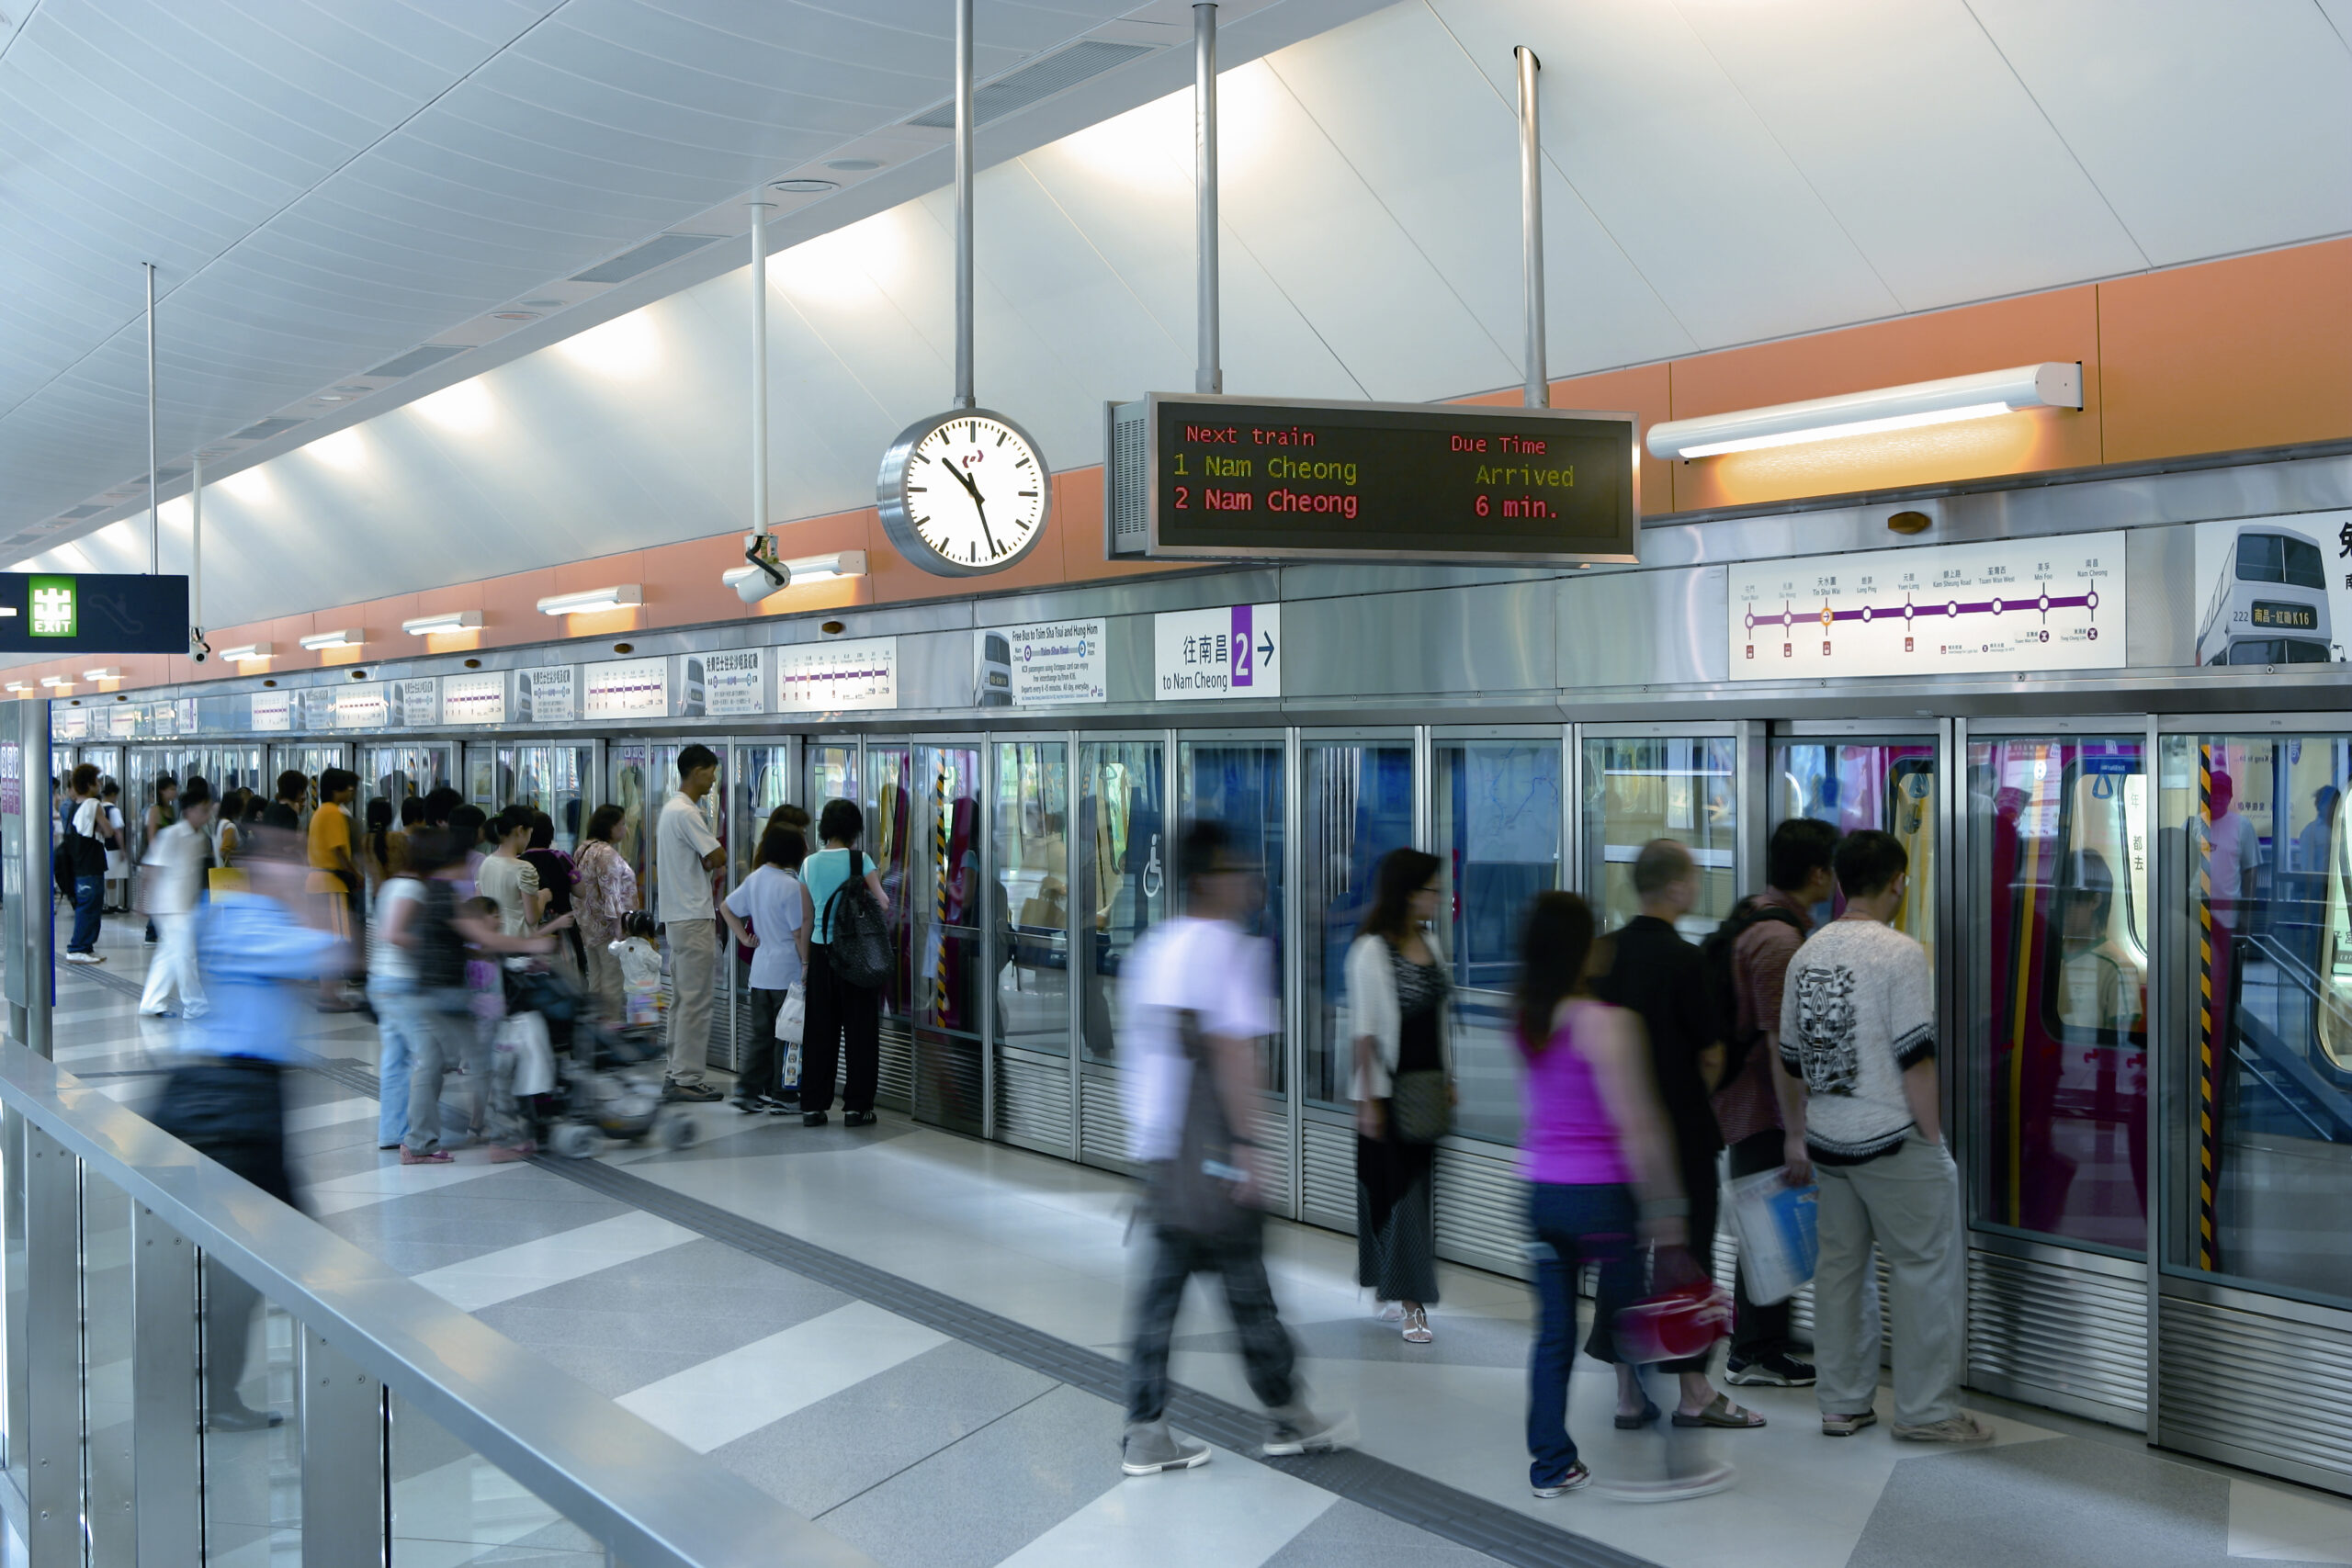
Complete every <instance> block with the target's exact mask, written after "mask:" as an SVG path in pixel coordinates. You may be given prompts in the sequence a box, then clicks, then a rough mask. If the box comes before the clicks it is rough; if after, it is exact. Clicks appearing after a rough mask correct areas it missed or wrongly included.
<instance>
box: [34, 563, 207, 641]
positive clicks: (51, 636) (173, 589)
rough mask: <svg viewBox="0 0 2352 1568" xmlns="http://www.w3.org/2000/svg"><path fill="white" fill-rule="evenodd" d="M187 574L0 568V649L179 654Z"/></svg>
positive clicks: (185, 629) (184, 631)
mask: <svg viewBox="0 0 2352 1568" xmlns="http://www.w3.org/2000/svg"><path fill="white" fill-rule="evenodd" d="M187 632H188V621H187V578H185V577H160V576H158V577H150V576H147V575H145V574H143V573H136V572H81V573H77V574H70V575H69V574H64V573H58V572H27V571H0V653H46V654H66V653H73V654H80V653H101V654H105V653H186V652H187Z"/></svg>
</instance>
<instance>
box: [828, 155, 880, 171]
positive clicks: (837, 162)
mask: <svg viewBox="0 0 2352 1568" xmlns="http://www.w3.org/2000/svg"><path fill="white" fill-rule="evenodd" d="M881 166H882V160H881V159H879V158H833V159H830V160H828V161H827V162H826V164H825V167H827V168H829V169H839V170H840V171H841V172H842V174H845V175H862V174H864V173H865V171H866V170H868V169H878V168H880V167H881Z"/></svg>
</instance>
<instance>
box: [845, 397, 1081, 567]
mask: <svg viewBox="0 0 2352 1568" xmlns="http://www.w3.org/2000/svg"><path fill="white" fill-rule="evenodd" d="M1052 478H1053V476H1052V475H1051V474H1050V473H1049V472H1048V471H1047V470H1046V459H1045V457H1044V455H1043V454H1041V453H1040V452H1039V451H1038V450H1037V444H1036V443H1035V441H1032V440H1030V439H1029V434H1028V432H1026V431H1024V430H1023V429H1022V428H1021V427H1020V426H1019V425H1017V424H1015V423H1012V421H1011V420H1009V419H1007V418H1005V417H1004V415H1002V414H1001V413H991V412H989V411H988V410H986V409H957V410H956V411H954V412H948V413H941V414H933V415H932V416H931V417H930V418H928V419H922V420H917V421H916V422H915V423H913V424H910V425H909V426H908V427H907V428H906V430H905V431H904V432H902V433H901V434H899V438H898V440H896V441H894V442H892V443H891V444H890V449H889V450H888V452H885V453H884V454H883V455H882V477H881V482H880V485H879V487H878V496H877V499H878V500H879V502H880V503H881V511H882V527H883V530H884V531H885V532H886V533H888V535H889V536H890V543H892V544H893V545H895V546H897V547H898V549H899V554H900V555H902V556H904V557H906V558H908V559H909V560H910V561H912V562H914V563H915V565H917V566H919V567H921V568H922V569H923V570H925V571H928V572H930V573H932V574H933V575H934V576H937V577H980V576H984V575H985V574H987V573H989V572H991V571H1002V570H1004V569H1005V568H1006V567H1009V566H1011V565H1012V563H1013V562H1015V561H1017V560H1019V559H1020V558H1022V557H1023V556H1025V555H1027V554H1028V553H1029V552H1030V550H1031V549H1032V548H1034V547H1035V545H1036V543H1037V541H1038V540H1039V539H1041V538H1043V537H1045V534H1046V504H1047V502H1048V500H1049V499H1050V496H1051V493H1052V483H1051V481H1052Z"/></svg>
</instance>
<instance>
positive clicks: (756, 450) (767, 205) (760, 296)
mask: <svg viewBox="0 0 2352 1568" xmlns="http://www.w3.org/2000/svg"><path fill="white" fill-rule="evenodd" d="M772 210H774V204H773V203H771V202H765V201H755V202H753V203H752V534H753V535H755V536H757V535H761V534H764V533H766V532H767V527H768V213H769V212H770V211H772Z"/></svg>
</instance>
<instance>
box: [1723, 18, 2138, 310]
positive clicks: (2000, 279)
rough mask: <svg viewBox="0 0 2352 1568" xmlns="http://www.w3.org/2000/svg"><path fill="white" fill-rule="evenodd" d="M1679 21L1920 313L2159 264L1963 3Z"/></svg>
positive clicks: (1888, 282) (1880, 272) (1874, 264)
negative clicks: (1904, 64)
mask: <svg viewBox="0 0 2352 1568" xmlns="http://www.w3.org/2000/svg"><path fill="white" fill-rule="evenodd" d="M1679 9H1680V10H1681V12H1682V14H1683V16H1684V17H1686V18H1687V19H1688V20H1689V21H1690V23H1691V26H1692V27H1693V28H1695V29H1696V30H1697V32H1698V35H1699V37H1700V39H1702V41H1703V42H1704V43H1705V44H1706V46H1707V50H1708V52H1709V53H1711V54H1712V55H1713V57H1714V58H1715V60H1716V61H1717V62H1719V63H1720V64H1721V65H1722V66H1723V67H1724V72H1725V73H1726V74H1727V75H1729V77H1730V78H1731V80H1732V82H1733V84H1734V85H1736V87H1737V88H1738V89H1739V92H1740V95H1741V96H1743V97H1744V98H1745V99H1746V100H1747V103H1748V105H1749V107H1752V108H1753V109H1754V110H1755V111H1756V113H1757V114H1758V116H1759V117H1760V118H1762V120H1763V122H1764V124H1765V125H1766V127H1767V128H1768V129H1769V130H1770V131H1771V133H1772V136H1773V139H1774V140H1775V141H1778V142H1779V143H1780V145H1781V148H1782V149H1783V150H1784V151H1786V152H1787V153H1788V155H1789V156H1790V157H1791V158H1792V160H1793V161H1794V162H1795V164H1796V165H1797V167H1798V168H1799V169H1800V170H1802V171H1803V172H1804V177H1805V180H1806V182H1807V183H1808V184H1809V185H1810V186H1812V187H1813V189H1814V190H1815V192H1816V193H1818V194H1819V196H1820V197H1821V199H1822V200H1823V202H1825V203H1826V205H1827V207H1828V209H1829V210H1830V212H1831V213H1832V214H1833V215H1835V217H1836V218H1837V220H1838V225H1839V226H1840V227H1841V228H1843V229H1844V230H1845V231H1846V232H1847V234H1849V236H1851V237H1852V239H1853V241H1854V243H1855V244H1856V245H1857V246H1859V247H1860V250H1861V253H1862V254H1863V255H1864V256H1865V257H1867V258H1868V259H1869V261H1870V263H1871V266H1872V267H1873V268H1874V269H1875V270H1876V272H1877V273H1878V276H1880V277H1882V278H1883V279H1884V280H1885V282H1886V285H1887V287H1888V288H1889V289H1891V290H1892V291H1893V292H1894V297H1895V298H1896V299H1898V300H1900V301H1901V303H1902V306H1903V308H1904V309H1905V310H1932V309H1934V308H1936V307H1938V306H1943V305H1951V304H1957V303H1959V302H1961V301H1962V300H1968V299H1985V298H1986V297H1988V296H1993V295H2002V294H2010V293H2015V292H2017V291H2018V290H2019V289H2025V288H2037V287H2041V285H2042V284H2043V283H2044V281H2045V280H2046V279H2049V278H2051V277H2098V276H2109V275H2111V274H2115V273H2120V272H2129V271H2131V270H2132V269H2134V268H2137V267H2142V266H2145V265H2147V263H2148V258H2147V257H2146V256H2145V255H2143V254H2141V251H2140V249H2139V247H2138V246H2137V245H2135V244H2134V243H2132V241H2131V235H2130V234H2128V233H2127V232H2125V231H2124V228H2123V225H2122V224H2121V223H2120V221H2119V220H2117V218H2116V216H2115V214H2114V213H2113V212H2111V211H2110V210H2109V209H2108V206H2107V203H2106V201H2105V199H2104V198H2103V197H2101V196H2100V194H2099V191H2098V186H2095V185H2093V184H2092V183H2091V179H2090V176H2089V175H2086V174H2085V173H2084V172H2083V170H2082V167H2081V165H2080V164H2077V163H2075V160H2074V158H2073V156H2072V155H2071V154H2070V153H2069V152H2067V150H2066V146H2065V144H2064V141H2062V140H2061V139H2060V138H2059V135H2058V133H2057V132H2056V131H2055V130H2052V127H2051V124H2050V122H2049V120H2048V119H2046V118H2043V116H2042V114H2041V110H2040V109H2039V108H2038V107H2036V106H2035V104H2034V101H2033V99H2032V97H2031V96H2030V95H2029V94H2028V93H2027V92H2026V90H2025V87H2024V85H2023V84H2021V83H2020V82H2019V81H2018V78H2017V75H2016V73H2014V72H2012V71H2011V70H2010V69H2009V65H2008V62H2007V61H2005V60H2003V59H2002V58H2001V54H2000V51H1998V50H1996V48H1994V47H1993V43H1992V40H1991V39H1988V38H1986V37H1985V30H1984V28H1981V27H1979V26H1978V25H1977V22H1976V19H1975V17H1973V15H1972V14H1971V13H1970V11H1969V8H1968V6H1967V5H1966V4H1964V3H1963V0H1813V3H1812V4H1809V5H1806V6H1794V7H1791V6H1770V7H1766V6H1757V5H1756V4H1754V0H1679ZM1927 60H1931V61H1933V62H1935V69H1934V70H1932V71H1925V72H1919V71H1907V70H1905V71H1895V70H1889V69H1886V66H1887V65H1888V63H1889V62H1897V61H1927ZM1928 171H1933V173H1932V175H1929V173H1928Z"/></svg>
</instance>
